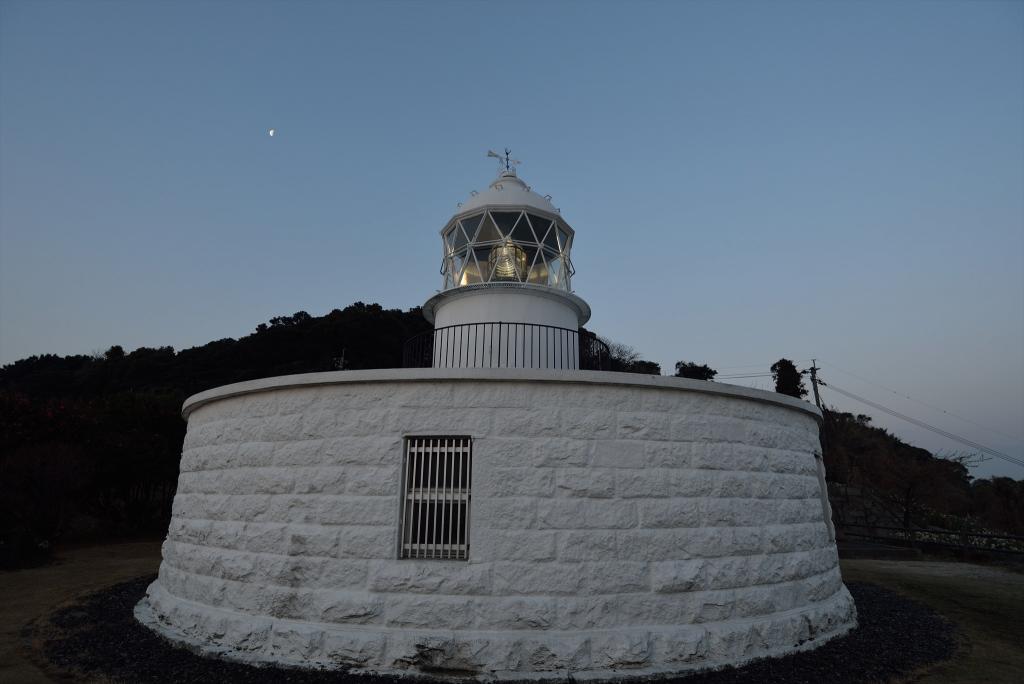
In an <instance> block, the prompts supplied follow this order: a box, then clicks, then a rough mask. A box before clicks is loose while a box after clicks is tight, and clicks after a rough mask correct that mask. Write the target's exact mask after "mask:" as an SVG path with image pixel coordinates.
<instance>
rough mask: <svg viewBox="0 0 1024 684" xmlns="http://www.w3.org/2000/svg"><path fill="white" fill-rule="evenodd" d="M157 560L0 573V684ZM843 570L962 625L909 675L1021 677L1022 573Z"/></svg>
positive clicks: (93, 555)
mask: <svg viewBox="0 0 1024 684" xmlns="http://www.w3.org/2000/svg"><path fill="white" fill-rule="evenodd" d="M159 563H160V544H159V542H155V541H154V542H137V543H127V544H110V545H104V546H92V547H83V548H76V549H67V550H63V551H62V552H60V553H58V555H57V562H55V563H53V564H51V565H48V566H45V567H42V568H33V569H29V570H18V571H13V572H0V682H17V683H19V684H20V683H25V684H30V683H33V682H51V681H55V680H53V679H51V678H50V677H48V676H47V674H46V673H45V672H44V671H43V670H41V669H40V668H39V667H38V666H37V665H36V663H35V662H33V660H32V659H31V657H30V654H29V653H28V652H27V649H26V648H25V647H24V644H23V643H22V638H21V636H20V633H21V630H22V628H23V627H24V626H25V625H26V624H27V623H29V622H30V621H32V620H34V619H36V618H38V617H40V616H43V615H47V614H49V613H50V612H52V611H53V610H54V609H55V608H57V607H58V606H60V605H62V604H65V603H67V602H68V601H70V600H71V599H73V598H75V597H76V596H80V595H82V594H85V593H89V592H92V591H95V590H97V589H101V588H103V587H106V586H109V585H112V584H116V583H118V582H122V581H125V580H128V579H132V578H134V577H140V576H143V575H147V574H153V573H155V572H156V570H157V567H158V565H159ZM842 568H843V577H844V579H847V580H850V581H862V582H874V583H877V584H880V585H883V586H885V587H888V588H891V589H895V590H897V591H900V592H902V593H904V594H905V595H907V596H910V597H911V598H914V599H917V600H919V601H921V602H923V603H926V604H928V605H929V606H931V607H932V608H934V609H935V610H937V611H938V612H939V613H941V614H942V615H944V616H946V617H947V618H949V619H950V620H951V621H953V622H954V623H956V624H957V625H958V627H959V629H960V631H961V634H962V636H963V640H962V646H961V648H960V651H959V652H958V654H957V656H956V657H954V658H953V659H952V660H950V661H947V662H946V663H943V664H940V665H938V666H936V667H934V668H932V669H931V670H929V671H928V672H925V673H921V674H920V675H919V676H917V677H914V678H913V679H912V681H915V682H925V683H927V684H938V683H939V682H942V683H946V682H985V683H986V684H995V683H996V682H1018V681H1024V574H1020V573H1015V572H1011V571H1009V570H1005V569H1002V568H998V567H992V566H982V565H973V564H968V563H952V562H932V561H883V560H862V559H857V560H844V561H843V563H842Z"/></svg>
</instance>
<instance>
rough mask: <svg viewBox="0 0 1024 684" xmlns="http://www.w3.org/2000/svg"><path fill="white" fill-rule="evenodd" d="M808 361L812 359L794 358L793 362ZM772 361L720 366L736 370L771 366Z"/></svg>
mask: <svg viewBox="0 0 1024 684" xmlns="http://www.w3.org/2000/svg"><path fill="white" fill-rule="evenodd" d="M776 360H778V359H776ZM807 361H810V359H794V360H793V363H806V362H807ZM772 363H775V361H772ZM772 363H748V364H745V365H742V366H719V369H720V370H735V369H737V368H770V367H771V365H772Z"/></svg>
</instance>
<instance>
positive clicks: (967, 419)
mask: <svg viewBox="0 0 1024 684" xmlns="http://www.w3.org/2000/svg"><path fill="white" fill-rule="evenodd" d="M824 363H825V365H827V366H831V367H832V368H835V369H836V370H837V371H839V372H840V373H845V374H846V375H849V376H851V377H854V378H857V379H858V380H860V381H862V382H866V383H868V384H869V385H874V386H875V387H879V388H881V389H884V390H886V391H887V392H892V393H893V394H895V395H896V396H897V397H901V398H903V399H909V400H910V401H913V402H915V403H918V404H921V406H927V407H928V408H930V409H933V410H935V411H942V412H943V413H945V414H946V415H947V416H953V417H954V418H959V419H960V420H962V421H964V422H966V423H970V424H971V425H974V426H976V427H980V428H982V429H984V430H988V431H989V432H997V433H999V434H1000V435H1002V436H1003V437H1009V438H1010V439H1015V440H1017V441H1019V442H1024V438H1022V437H1020V436H1018V435H1010V434H1007V433H1005V432H1003V431H1002V430H997V429H996V428H994V427H991V426H989V425H983V424H982V423H979V422H977V421H975V420H971V419H970V418H965V417H964V416H959V415H957V414H955V413H953V412H952V411H947V410H946V409H944V408H942V407H941V406H935V405H934V404H929V403H928V402H925V401H921V400H920V399H915V398H914V397H912V396H910V395H909V394H904V393H903V392H898V391H897V390H894V389H893V388H891V387H886V386H885V385H883V384H882V383H880V382H875V381H874V380H868V379H867V378H865V377H864V376H862V375H857V374H856V373H854V372H853V371H849V370H846V369H844V368H841V367H840V366H837V365H836V364H834V363H832V362H831V361H825V362H824Z"/></svg>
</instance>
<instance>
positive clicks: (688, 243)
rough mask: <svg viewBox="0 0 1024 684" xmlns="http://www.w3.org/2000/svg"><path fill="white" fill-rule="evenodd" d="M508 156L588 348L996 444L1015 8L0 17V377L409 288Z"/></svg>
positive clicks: (1012, 429)
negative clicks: (19, 364)
mask: <svg viewBox="0 0 1024 684" xmlns="http://www.w3.org/2000/svg"><path fill="white" fill-rule="evenodd" d="M271 127H274V128H276V130H277V134H276V135H275V136H274V137H273V138H270V137H269V136H267V134H266V131H267V129H268V128H271ZM506 145H507V146H509V147H511V148H512V149H513V152H514V155H515V156H517V157H519V158H520V159H522V160H523V162H524V163H523V165H522V167H521V168H520V172H521V175H522V176H523V178H524V179H526V180H527V182H529V183H530V184H531V185H533V187H534V188H536V189H537V190H539V191H540V192H541V193H542V194H544V193H550V194H551V195H553V196H554V202H555V204H556V206H558V207H560V208H561V210H562V213H563V216H565V218H566V219H567V220H568V221H569V222H570V223H571V224H572V225H573V227H574V228H575V229H576V231H577V239H576V243H575V249H574V255H573V256H574V262H575V264H576V268H577V276H576V279H575V280H574V286H575V289H576V291H577V293H578V294H579V295H581V296H582V297H584V298H585V299H587V300H588V301H589V302H590V304H591V306H592V307H593V309H594V317H593V319H592V321H591V324H590V325H589V327H590V328H591V329H593V330H595V331H597V332H598V333H599V334H602V335H605V336H607V337H609V338H612V339H614V340H617V341H620V342H624V343H627V344H630V345H632V346H634V347H635V348H637V349H638V350H639V351H640V352H641V353H642V354H643V355H644V356H645V357H646V358H651V359H654V360H656V361H659V362H661V363H662V366H663V368H664V369H665V370H666V371H668V369H670V368H671V366H672V364H673V363H674V362H675V361H676V360H680V359H687V360H694V361H698V362H702V363H705V362H706V363H709V364H711V365H712V366H714V367H716V368H718V369H719V370H720V371H722V372H723V373H731V374H736V373H742V372H743V371H745V370H753V371H755V372H756V371H758V370H761V371H765V370H766V369H767V367H768V366H769V365H770V364H771V363H772V362H773V361H775V360H776V359H778V358H779V357H780V356H788V357H789V358H793V359H796V360H798V361H801V362H803V361H804V360H806V359H810V358H811V357H812V356H816V357H818V358H819V360H820V361H821V363H820V365H821V366H822V368H823V376H824V377H825V378H826V379H829V380H833V381H834V382H835V383H836V384H837V385H839V386H841V387H843V388H845V389H848V390H850V391H853V392H854V393H857V394H861V395H863V396H866V397H868V398H871V399H873V400H875V401H878V402H880V403H882V404H885V405H887V406H891V407H892V408H894V409H897V410H900V411H902V412H904V413H907V414H909V415H912V416H915V417H917V418H919V419H922V420H925V421H927V422H930V423H932V424H936V425H939V426H940V427H942V428H944V429H946V430H950V431H952V432H956V433H958V434H962V435H964V436H966V437H969V438H971V439H974V440H976V441H979V442H981V443H983V444H986V445H988V446H991V447H993V448H996V449H1000V450H1003V451H1006V452H1007V453H1010V454H1012V455H1014V456H1016V457H1018V458H1020V457H1024V439H1022V433H1024V427H1022V424H1024V4H1022V3H1016V2H962V3H957V2H924V3H915V2H900V3H883V2H858V3H753V2H749V3H713V4H712V3H697V2H694V3H669V2H663V3H661V2H649V3H621V4H619V3H615V4H613V3H582V2H562V3H532V2H516V3H479V2H456V3H440V2H437V3H426V2H423V3H400V2H383V3H356V2H348V3H341V2H332V3H326V2H325V3H317V2H300V3H284V2H279V3H259V2H237V3H236V2H226V1H222V2H210V3H188V2H160V3H153V2H45V1H42V2H17V1H11V0H7V1H6V2H4V3H2V4H0V362H5V363H6V362H11V361H13V360H15V359H18V358H22V357H24V356H27V355H30V354H33V353H43V352H51V353H60V354H68V353H90V352H93V351H96V350H103V349H106V348H108V347H109V346H111V345H112V344H121V345H123V346H124V347H125V348H128V349H132V348H135V347H138V346H142V345H147V346H157V345H165V344H171V345H174V346H175V347H176V348H183V347H189V346H193V345H197V344H202V343H205V342H207V341H209V340H212V339H218V338H222V337H238V336H241V335H245V334H247V333H248V332H251V331H252V329H253V328H254V327H255V326H256V324H258V323H260V322H262V321H265V320H267V319H268V318H270V317H272V316H276V315H280V314H288V313H293V312H295V311H298V310H306V311H308V312H310V313H312V314H323V313H325V312H327V311H329V310H331V309H332V308H336V307H342V306H344V305H346V304H349V303H351V302H354V301H357V300H362V301H367V302H380V303H381V304H383V305H385V306H390V307H402V308H406V307H411V306H416V305H419V304H421V303H422V302H423V301H424V300H425V299H426V298H427V297H428V296H429V295H430V294H432V293H433V291H434V290H435V289H436V288H438V287H440V276H439V275H438V267H439V261H440V259H439V254H440V239H439V237H438V234H437V231H438V230H439V229H440V228H441V226H442V225H443V224H444V222H445V221H446V220H447V218H448V217H449V216H450V215H451V214H452V213H453V212H454V211H455V209H456V205H457V203H458V202H460V201H462V200H464V199H465V198H466V197H467V196H468V193H469V192H470V191H471V190H473V189H481V188H483V187H486V185H487V183H488V182H489V181H490V180H491V179H492V176H493V174H494V166H493V164H491V163H490V161H489V160H487V159H486V158H485V157H484V154H485V153H486V150H487V149H488V148H500V147H503V146H506ZM801 365H804V364H803V363H801ZM840 369H843V370H840ZM843 371H846V372H852V373H854V374H856V375H857V376H860V377H862V378H867V379H868V380H871V381H874V382H877V383H881V384H882V385H884V386H885V387H891V388H894V389H895V390H897V391H898V392H899V394H901V395H908V396H910V397H912V398H913V399H914V400H916V401H912V400H909V399H905V398H901V396H898V395H897V394H895V393H893V392H889V391H888V390H886V389H884V388H880V387H878V386H877V385H871V384H868V383H866V382H864V381H863V380H859V379H857V377H855V376H852V375H844V374H843ZM736 382H745V383H749V384H753V385H755V386H757V385H759V386H762V387H767V386H768V385H769V381H768V379H764V378H752V379H749V380H736ZM825 399H826V401H827V402H829V403H832V404H835V405H836V406H838V407H840V408H843V409H846V410H853V411H858V412H860V411H864V412H867V413H869V414H872V415H875V413H874V412H872V411H871V410H870V409H867V408H866V407H863V406H858V405H857V404H856V403H855V402H852V401H850V400H848V399H845V398H844V397H842V396H839V395H836V394H835V393H828V391H827V390H826V394H825ZM919 402H925V403H924V404H922V403H919ZM925 404H928V405H930V406H936V407H940V408H941V409H942V410H938V409H934V408H930V406H926V405H925ZM943 411H945V412H943ZM954 414H955V415H954ZM957 416H963V417H964V418H967V419H969V421H970V422H968V421H964V420H961V419H960V418H958V417H957ZM878 422H879V424H881V425H883V426H886V427H889V428H890V429H892V430H894V431H895V432H897V434H899V435H901V436H903V437H904V438H905V439H907V440H909V441H912V442H914V443H917V444H920V445H921V446H925V447H928V448H932V449H937V450H940V451H943V452H945V453H949V452H951V451H954V450H957V449H958V447H957V445H956V444H954V443H951V442H947V441H945V440H944V439H942V438H940V437H937V436H934V435H931V433H928V432H922V431H920V430H918V429H916V428H913V427H911V426H908V425H906V424H903V423H900V422H899V421H897V420H895V419H885V416H883V415H879V416H878ZM982 426H984V427H982ZM976 472H977V474H979V475H987V474H990V473H1004V474H1009V475H1012V476H1015V477H1024V472H1022V471H1021V469H1020V468H1017V467H1016V466H1011V465H1004V464H1002V463H1001V462H999V461H990V462H988V463H985V464H983V465H982V466H981V467H979V468H978V469H977V470H976Z"/></svg>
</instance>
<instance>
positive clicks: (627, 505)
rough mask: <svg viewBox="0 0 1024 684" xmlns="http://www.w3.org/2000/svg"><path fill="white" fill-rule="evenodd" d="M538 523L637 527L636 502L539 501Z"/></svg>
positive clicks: (563, 526) (570, 527) (565, 526)
mask: <svg viewBox="0 0 1024 684" xmlns="http://www.w3.org/2000/svg"><path fill="white" fill-rule="evenodd" d="M537 508H538V516H537V520H538V526H539V527H541V528H546V529H562V530H574V529H614V528H625V527H635V526H636V522H637V516H636V504H634V503H633V502H631V501H616V500H611V501H591V500H588V499H551V500H548V501H541V502H540V503H539V504H537Z"/></svg>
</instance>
